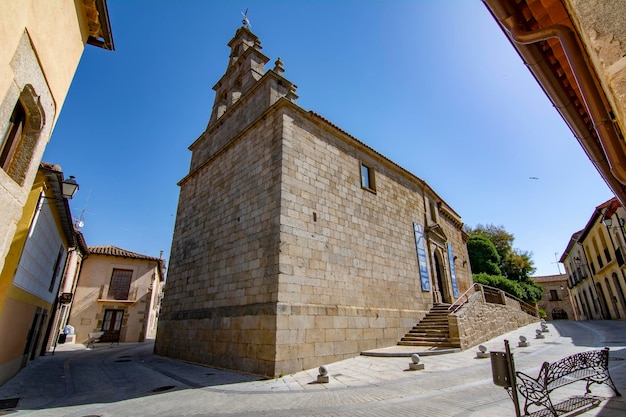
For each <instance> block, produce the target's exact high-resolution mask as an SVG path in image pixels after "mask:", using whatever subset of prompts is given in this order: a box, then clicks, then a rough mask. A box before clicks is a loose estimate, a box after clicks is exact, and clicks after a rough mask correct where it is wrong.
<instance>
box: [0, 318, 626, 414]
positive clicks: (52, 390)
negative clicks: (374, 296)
mask: <svg viewBox="0 0 626 417" xmlns="http://www.w3.org/2000/svg"><path fill="white" fill-rule="evenodd" d="M536 328H538V325H537V324H535V325H530V326H526V327H523V328H521V329H518V330H516V331H513V332H511V333H508V334H506V335H503V336H500V337H498V338H495V339H493V340H490V341H489V342H486V343H483V344H484V345H485V346H486V347H487V348H488V349H489V350H497V351H502V350H504V340H505V339H507V340H509V341H510V345H511V349H512V352H513V354H514V359H515V365H516V368H517V370H521V371H524V372H526V373H529V374H530V375H536V374H537V373H538V370H539V367H540V366H541V363H542V362H543V361H545V360H547V361H554V360H556V359H559V358H561V357H564V356H567V355H569V354H572V353H576V352H581V351H585V350H589V349H593V348H601V347H604V346H609V347H610V348H611V353H610V362H609V364H610V369H611V376H612V377H613V381H614V382H615V384H616V386H617V388H618V389H619V390H620V391H621V392H622V393H625V394H626V322H620V321H585V322H570V321H558V322H550V323H549V329H550V331H549V332H548V333H544V335H545V336H546V337H545V339H535V338H534V337H535V329H536ZM520 335H524V336H526V337H527V338H528V340H529V341H530V346H529V347H526V348H520V347H517V342H518V340H519V336H520ZM152 349H153V344H152V343H150V342H146V343H129V344H120V345H119V346H115V345H114V346H110V345H108V344H100V345H96V347H95V348H94V349H86V348H85V347H84V346H83V345H61V346H60V347H59V348H58V349H57V351H56V353H55V354H54V355H50V354H48V355H46V356H45V357H42V358H39V359H37V360H36V361H34V362H32V363H31V364H29V365H28V366H27V367H26V368H24V369H23V370H22V371H21V372H20V373H19V374H18V375H16V376H15V377H14V378H12V379H11V380H9V381H7V382H6V383H5V384H4V385H3V386H1V387H0V403H1V402H2V400H3V399H10V398H19V402H18V405H17V407H16V408H12V409H5V410H1V409H0V416H2V415H14V416H15V417H19V416H72V417H84V416H90V417H92V416H102V417H109V416H111V417H113V416H115V417H119V416H137V417H141V416H228V417H239V416H275V417H282V416H289V417H296V416H315V417H325V416H328V417H330V416H366V417H368V416H371V417H380V416H394V417H397V416H418V417H419V416H424V417H426V416H427V417H434V416H437V417H439V416H450V417H452V416H463V417H466V416H481V417H483V416H494V417H503V416H514V415H515V412H514V408H513V403H512V401H511V400H510V398H509V397H508V395H507V393H506V392H505V391H504V389H503V388H500V387H497V386H495V385H494V384H493V382H492V376H491V362H490V360H489V359H477V358H476V352H477V349H476V348H472V349H468V350H466V351H464V352H457V353H449V354H444V355H436V356H422V363H424V365H425V369H424V370H421V371H410V370H409V362H410V358H409V357H406V356H405V357H370V356H357V357H354V358H352V359H348V360H344V361H341V362H337V363H332V364H328V367H329V370H330V382H329V383H327V384H318V383H317V382H316V380H317V373H318V372H317V369H311V370H308V371H303V372H298V373H296V374H293V375H287V376H284V377H281V378H276V379H259V378H258V377H256V376H252V375H245V374H241V373H235V372H229V371H224V370H219V369H213V368H208V367H203V366H198V365H192V364H188V363H185V362H180V361H176V360H171V359H167V358H163V357H159V356H155V355H153V354H152ZM397 349H398V348H395V350H397ZM584 391H585V389H584V384H581V383H576V384H571V385H569V386H567V387H565V388H561V389H559V390H558V391H555V393H556V392H558V394H559V396H560V397H562V398H566V397H567V396H571V395H580V394H583V393H584ZM593 394H594V395H596V396H598V397H600V398H601V399H602V402H601V404H600V406H599V407H597V408H594V409H592V410H590V411H587V412H585V413H582V414H579V415H582V416H602V417H617V416H624V415H626V403H625V401H624V397H615V396H614V395H613V393H612V391H611V390H610V389H609V388H607V387H605V386H597V385H594V386H593Z"/></svg>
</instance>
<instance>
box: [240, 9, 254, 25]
mask: <svg viewBox="0 0 626 417" xmlns="http://www.w3.org/2000/svg"><path fill="white" fill-rule="evenodd" d="M241 15H242V16H243V20H242V21H241V23H243V27H245V28H248V29H250V28H251V27H252V25H251V24H250V19H248V9H246V11H245V12H243V13H241Z"/></svg>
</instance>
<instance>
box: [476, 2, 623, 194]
mask: <svg viewBox="0 0 626 417" xmlns="http://www.w3.org/2000/svg"><path fill="white" fill-rule="evenodd" d="M483 2H484V3H485V4H486V5H487V7H488V8H489V10H490V11H491V13H492V15H493V16H494V18H495V19H496V20H497V21H498V22H499V24H500V25H501V26H502V27H503V28H504V29H505V30H506V31H507V32H508V34H509V38H510V39H511V40H512V41H513V42H515V43H516V44H518V45H529V44H534V43H537V42H540V41H545V40H548V39H552V38H556V39H558V40H559V42H560V43H561V46H562V48H563V51H564V52H565V56H566V57H567V61H568V62H569V65H570V67H571V69H572V73H573V75H574V78H575V79H576V83H577V85H578V88H579V89H580V92H581V94H582V98H583V101H584V103H585V106H586V108H587V112H588V114H589V116H590V117H591V120H592V123H593V126H594V130H595V132H596V134H597V135H598V138H601V139H602V140H601V141H600V142H601V145H602V147H601V146H599V145H598V144H597V143H596V141H595V138H594V137H593V136H590V135H589V132H588V131H587V129H586V128H583V129H582V131H581V129H580V128H582V127H583V126H580V125H578V126H576V124H577V123H576V122H575V118H573V117H568V116H569V115H568V114H567V111H565V114H563V113H561V114H562V115H563V117H564V118H565V119H566V121H567V122H568V124H569V125H570V128H572V130H573V131H574V134H575V135H576V136H577V138H578V140H579V141H580V142H581V145H582V146H583V148H584V149H585V151H586V152H587V154H588V156H589V158H590V159H591V160H592V161H593V162H594V163H596V164H595V165H596V167H597V168H598V170H599V171H600V173H601V174H603V176H604V177H605V180H606V181H607V182H609V185H610V186H611V185H612V184H610V181H609V177H608V176H607V175H606V174H610V175H611V176H613V177H614V178H615V179H617V181H619V183H618V184H613V185H616V186H617V188H618V190H620V191H622V192H624V184H626V146H625V145H624V143H623V142H622V140H621V139H620V138H619V135H618V134H617V132H616V130H615V126H613V123H612V121H611V117H610V115H609V114H608V111H607V109H606V106H605V105H604V101H603V100H602V96H601V94H600V93H599V91H598V88H597V87H596V84H595V81H594V77H593V75H592V74H591V72H590V70H589V68H588V66H587V64H586V62H585V59H584V54H583V51H582V50H581V48H580V46H579V45H578V42H577V39H576V34H575V33H574V31H573V30H572V29H571V28H570V27H568V26H565V25H553V26H550V27H547V28H542V29H538V30H535V31H531V32H528V31H525V30H524V28H523V26H522V23H521V22H522V19H521V18H519V17H518V16H516V10H515V7H513V6H511V4H510V2H508V1H507V0H483ZM518 51H519V53H520V55H521V56H522V58H523V59H524V61H525V62H526V63H527V64H528V65H529V66H530V67H533V69H535V70H536V69H539V71H538V73H537V74H535V73H534V71H533V73H534V74H533V75H535V77H538V81H539V83H540V85H541V86H542V88H544V91H545V92H546V94H548V96H549V97H550V98H551V99H552V100H553V102H554V104H555V106H556V107H557V108H558V109H559V112H561V110H566V109H564V108H563V107H561V106H560V105H559V103H558V101H559V98H560V97H559V96H561V97H563V94H558V93H557V94H554V93H555V92H556V90H555V89H554V88H553V87H552V85H550V84H551V83H550V82H549V80H548V79H549V77H546V75H547V74H546V71H545V69H546V68H545V65H546V64H545V63H542V62H539V61H540V60H541V59H542V57H537V56H536V54H533V52H532V51H531V50H529V49H527V48H524V47H520V48H518ZM529 58H530V59H529ZM537 58H539V59H537ZM535 65H536V66H537V67H541V68H536V67H535ZM546 80H548V82H545V81H546ZM542 81H544V82H542ZM546 84H547V85H546ZM570 111H571V109H570ZM604 161H606V162H608V168H609V170H610V171H609V172H608V173H607V172H605V171H606V170H604V169H602V165H603V163H602V162H604ZM598 162H599V164H597V163H598ZM611 188H614V187H612V186H611ZM616 194H619V193H618V192H617V190H616ZM620 200H623V198H620ZM622 202H623V203H624V201H622Z"/></svg>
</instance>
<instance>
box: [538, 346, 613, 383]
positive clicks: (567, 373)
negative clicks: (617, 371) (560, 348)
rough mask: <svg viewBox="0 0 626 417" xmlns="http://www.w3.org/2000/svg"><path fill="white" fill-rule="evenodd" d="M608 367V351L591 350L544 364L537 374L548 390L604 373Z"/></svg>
mask: <svg viewBox="0 0 626 417" xmlns="http://www.w3.org/2000/svg"><path fill="white" fill-rule="evenodd" d="M608 365H609V350H608V349H606V348H605V349H602V350H591V351H587V352H580V353H576V354H574V355H571V356H567V357H565V358H563V359H559V360H558V361H556V362H553V363H548V362H544V363H543V366H542V367H541V371H540V372H539V380H543V381H544V384H545V386H546V387H547V388H548V389H553V388H558V387H560V386H563V385H567V384H570V383H572V382H576V381H578V380H580V379H583V378H587V377H589V376H591V375H595V374H597V373H598V372H602V371H606V369H607V368H608Z"/></svg>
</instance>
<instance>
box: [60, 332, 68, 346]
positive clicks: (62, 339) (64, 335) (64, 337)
mask: <svg viewBox="0 0 626 417" xmlns="http://www.w3.org/2000/svg"><path fill="white" fill-rule="evenodd" d="M65 339H67V335H66V334H65V333H61V334H60V335H59V340H58V343H59V344H60V345H62V344H63V343H65Z"/></svg>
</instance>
